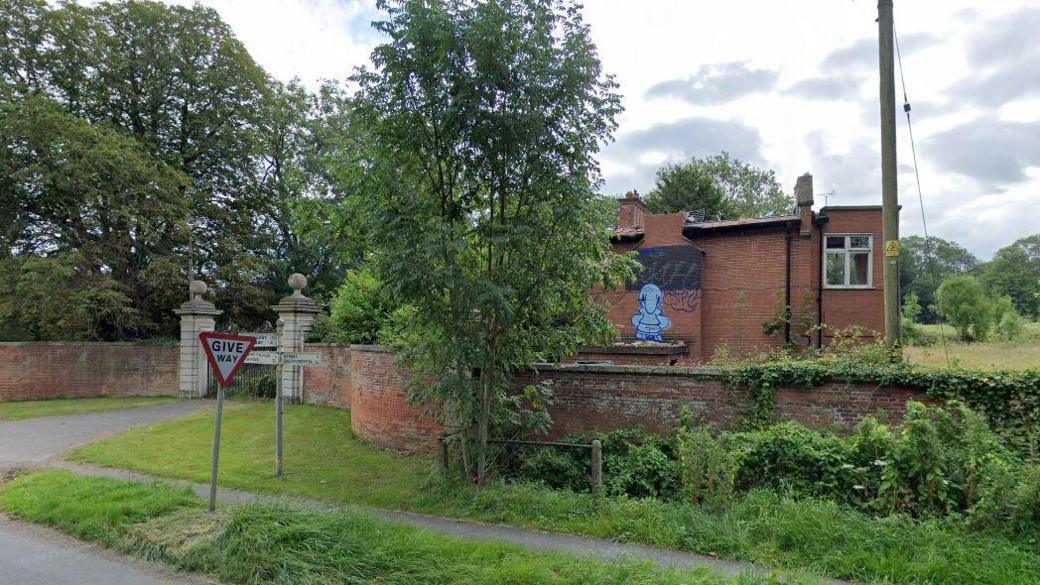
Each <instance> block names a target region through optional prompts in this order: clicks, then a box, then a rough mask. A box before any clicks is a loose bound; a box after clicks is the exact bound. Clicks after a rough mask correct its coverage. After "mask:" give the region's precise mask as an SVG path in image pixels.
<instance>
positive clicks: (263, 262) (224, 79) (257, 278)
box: [0, 0, 357, 334]
mask: <svg viewBox="0 0 1040 585" xmlns="http://www.w3.org/2000/svg"><path fill="white" fill-rule="evenodd" d="M26 96H47V97H49V98H50V99H51V100H53V101H54V102H55V103H57V104H60V105H61V106H62V107H63V108H64V109H65V111H66V112H67V113H69V114H71V115H72V116H75V117H76V118H78V119H80V120H83V121H85V122H86V123H88V124H90V125H92V127H95V128H107V129H110V130H112V131H114V132H116V133H118V134H121V135H123V136H127V137H130V138H132V139H133V141H134V142H133V144H134V145H136V148H138V149H139V150H140V151H141V156H144V157H147V158H150V159H152V160H155V161H158V162H160V163H162V164H164V165H166V166H167V167H169V168H171V169H174V170H176V171H178V172H180V173H181V174H182V175H183V176H184V177H186V178H187V180H186V181H183V182H182V183H180V184H179V185H178V186H177V187H176V189H175V193H176V194H177V195H178V196H179V198H180V199H181V200H182V202H183V204H184V209H183V226H181V227H182V228H183V229H182V230H181V232H183V233H187V234H189V235H190V238H188V237H180V238H172V237H171V238H169V239H166V240H165V241H164V242H163V244H164V246H165V248H164V249H165V252H166V253H167V254H168V255H169V259H170V261H171V263H173V264H176V265H177V266H180V267H181V271H182V274H181V277H180V278H179V279H177V280H176V281H173V282H171V284H170V286H172V287H174V288H176V289H177V290H176V294H172V291H164V295H165V296H176V297H178V298H180V297H185V296H186V290H185V286H184V283H185V282H186V274H184V270H185V268H186V266H187V264H188V258H187V256H188V250H189V241H190V243H191V246H190V248H191V249H192V250H193V255H194V264H195V269H196V274H197V275H201V276H202V277H203V278H205V279H207V280H209V281H210V283H211V285H212V288H213V289H214V290H215V291H216V294H217V297H218V298H217V302H218V303H219V304H220V305H221V307H222V308H223V309H225V311H226V312H225V318H226V319H229V320H232V321H235V322H237V323H238V324H239V325H242V326H247V327H248V326H250V325H252V324H255V323H256V322H258V321H261V320H264V319H267V318H270V317H271V313H270V311H269V305H270V304H271V302H272V301H274V300H275V299H276V298H277V297H278V296H279V295H280V294H282V293H284V292H285V276H286V275H287V274H289V273H291V272H296V271H299V272H304V273H307V274H308V276H310V277H311V280H312V281H313V282H314V283H315V284H316V285H317V288H318V289H319V291H320V290H332V289H334V288H335V287H336V286H338V284H339V281H340V279H341V278H342V274H343V271H344V266H345V265H346V264H348V262H346V261H345V260H344V258H343V256H344V255H345V254H347V253H346V252H343V249H344V248H347V247H345V246H342V245H340V242H343V241H347V239H346V238H342V237H339V236H340V235H341V234H336V233H334V229H335V227H336V225H337V222H336V221H329V219H330V217H329V216H330V214H331V215H333V216H334V217H333V219H336V218H337V217H338V216H342V214H337V213H335V212H336V209H337V208H338V203H337V202H336V201H330V200H331V199H332V197H330V195H329V193H327V192H323V191H322V190H321V189H320V188H318V186H317V185H316V182H315V180H314V179H313V177H315V176H316V175H315V174H314V173H313V172H312V167H314V166H315V165H318V164H320V163H319V162H317V161H320V160H321V159H322V158H323V157H325V155H324V154H323V153H322V152H323V151H321V149H322V148H324V145H325V144H329V143H330V142H331V141H329V140H327V139H325V140H324V141H322V140H318V139H317V137H318V136H321V137H326V138H327V136H328V135H329V134H331V133H332V132H334V131H339V130H342V129H343V128H342V124H340V125H339V127H336V128H333V127H332V126H328V125H326V123H325V121H324V120H323V118H322V116H323V115H324V114H325V113H326V112H327V111H329V110H330V107H331V106H328V105H327V104H328V102H330V101H331V100H330V99H325V100H324V102H325V103H321V102H322V99H321V98H319V97H317V96H312V95H309V94H308V93H307V92H306V91H304V90H303V89H302V88H300V87H299V86H298V84H295V83H290V84H281V83H278V82H276V81H274V80H272V79H271V78H270V77H269V76H268V75H267V74H266V73H265V72H264V71H263V70H262V69H261V68H260V67H259V66H258V65H257V64H256V63H255V62H254V61H253V59H252V58H251V57H250V55H249V54H248V52H247V51H246V50H245V48H244V47H243V46H242V44H241V43H240V42H239V41H238V40H237V39H236V38H235V37H234V34H233V33H232V31H231V29H230V28H229V27H228V26H227V25H226V24H225V23H224V22H223V21H221V19H220V18H219V16H218V14H217V13H216V11H214V10H212V9H209V8H204V7H202V6H200V5H198V4H196V5H194V6H192V7H180V6H167V5H164V4H160V3H157V2H147V1H135V0H128V1H121V2H102V3H98V4H96V5H92V6H82V5H78V4H75V3H61V4H48V3H46V2H45V1H44V0H0V100H2V101H4V102H11V101H15V100H19V99H24V98H25V97H26ZM340 102H343V100H340ZM348 105H349V104H348ZM330 123H331V124H333V125H335V124H338V122H337V121H331V122H330ZM344 142H346V141H345V140H344V139H339V143H340V144H342V143H344ZM72 171H73V169H71V168H70V169H69V171H68V172H70V173H71V172H72ZM355 194H356V191H354V190H351V191H350V192H349V193H347V194H346V195H344V194H342V193H337V194H336V195H337V196H339V197H341V198H342V197H354V196H355ZM42 196H43V197H44V198H46V197H47V194H46V193H44V194H42ZM5 207H6V206H5ZM140 211H141V212H145V211H147V208H146V207H142V208H141V209H140ZM7 212H8V210H7V209H5V211H4V212H0V213H7ZM340 223H341V224H343V223H347V222H346V221H342V222H340ZM33 227H34V226H32V225H31V224H11V223H9V222H5V229H6V230H7V231H8V232H9V231H11V230H14V229H19V228H20V229H22V230H23V236H25V235H27V236H28V237H31V235H32V234H33V233H34V229H33ZM181 232H179V233H181ZM349 241H357V240H356V239H350V240H349ZM350 249H352V248H350ZM105 262H113V263H118V259H107V258H106V259H105ZM167 292H170V293H171V294H166V293H167ZM172 306H173V305H171V306H169V307H167V308H166V309H167V310H166V312H165V313H164V314H163V315H162V316H159V315H154V316H155V317H156V318H158V319H159V320H160V321H159V323H158V324H157V326H156V327H149V328H145V329H142V331H153V332H154V333H163V332H164V333H167V334H169V333H172V332H173V331H175V325H176V324H175V321H174V317H173V315H172V313H170V312H169V309H170V308H172Z"/></svg>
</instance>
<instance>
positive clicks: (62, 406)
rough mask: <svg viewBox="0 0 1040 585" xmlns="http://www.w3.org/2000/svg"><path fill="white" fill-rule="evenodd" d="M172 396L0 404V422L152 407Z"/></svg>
mask: <svg viewBox="0 0 1040 585" xmlns="http://www.w3.org/2000/svg"><path fill="white" fill-rule="evenodd" d="M174 400H176V398H174V397H172V396H120V397H113V398H55V399H53V400H27V401H24V402H0V420H21V419H25V418H36V417H39V416H60V415H65V414H90V413H93V412H105V411H108V410H122V409H125V408H136V407H138V406H152V405H155V404H164V403H167V402H172V401H174Z"/></svg>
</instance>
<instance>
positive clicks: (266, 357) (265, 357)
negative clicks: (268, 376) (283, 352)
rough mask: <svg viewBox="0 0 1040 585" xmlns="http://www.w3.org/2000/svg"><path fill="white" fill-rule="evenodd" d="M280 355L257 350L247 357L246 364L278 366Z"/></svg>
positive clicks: (274, 352)
mask: <svg viewBox="0 0 1040 585" xmlns="http://www.w3.org/2000/svg"><path fill="white" fill-rule="evenodd" d="M257 345H259V344H257ZM278 355H279V354H278V352H277V351H270V350H263V349H255V350H253V351H251V352H249V355H247V356H246V363H247V364H263V365H265V366H277V365H278V364H279V363H280V362H279V361H278Z"/></svg>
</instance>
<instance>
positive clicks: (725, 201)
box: [646, 151, 795, 220]
mask: <svg viewBox="0 0 1040 585" xmlns="http://www.w3.org/2000/svg"><path fill="white" fill-rule="evenodd" d="M646 204H647V206H648V207H649V208H650V209H651V210H652V211H654V212H656V213H671V212H675V211H694V210H704V212H705V217H706V218H707V219H709V220H711V219H735V218H741V217H764V216H767V215H783V214H788V213H792V212H793V210H794V206H795V202H794V198H793V197H792V196H791V195H790V194H788V193H786V192H784V190H783V187H781V186H780V183H779V182H778V181H777V180H776V173H774V172H773V171H772V170H768V169H762V168H759V167H757V166H755V165H753V164H750V163H747V162H744V161H742V160H739V159H736V158H733V157H732V156H730V154H729V153H728V152H725V151H723V152H722V153H720V154H717V155H714V156H709V157H706V158H702V159H700V158H693V159H691V160H690V161H688V162H684V163H677V164H675V163H673V164H668V165H665V166H664V167H662V168H661V169H660V170H658V171H657V182H656V184H655V186H654V189H653V190H652V191H651V192H650V193H648V194H647V197H646Z"/></svg>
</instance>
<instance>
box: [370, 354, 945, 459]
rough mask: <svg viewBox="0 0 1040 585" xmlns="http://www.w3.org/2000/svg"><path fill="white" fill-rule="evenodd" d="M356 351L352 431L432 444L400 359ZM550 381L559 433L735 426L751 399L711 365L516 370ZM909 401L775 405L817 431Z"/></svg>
mask: <svg viewBox="0 0 1040 585" xmlns="http://www.w3.org/2000/svg"><path fill="white" fill-rule="evenodd" d="M359 347H360V348H361V349H359ZM351 357H352V366H353V369H354V372H353V383H354V392H353V394H352V396H351V426H352V427H353V429H354V433H355V434H357V435H358V436H359V437H361V438H362V439H364V440H365V441H368V442H369V443H372V444H374V445H376V446H379V447H386V448H391V449H396V450H408V451H419V450H432V449H433V448H434V447H435V439H434V438H435V436H436V435H437V433H439V432H440V427H439V426H438V425H437V424H435V423H434V422H433V421H432V420H431V419H430V418H428V417H425V416H423V415H422V412H421V410H420V409H419V408H417V407H415V406H412V405H409V404H408V403H407V400H406V391H405V383H406V382H407V379H408V377H407V375H402V374H401V373H400V371H399V370H398V368H397V367H396V366H395V365H394V361H393V355H392V354H390V353H387V352H386V350H384V349H382V348H376V347H372V346H354V348H353V351H352V352H351ZM547 380H551V381H552V385H553V393H554V395H555V401H554V404H553V406H552V407H551V408H550V413H551V415H552V418H553V429H552V433H551V437H553V438H555V437H560V436H563V435H567V434H572V433H581V432H585V431H592V430H599V431H610V430H613V429H617V428H621V427H626V426H632V425H641V426H642V427H644V428H646V429H648V430H650V431H653V432H658V433H670V432H671V431H672V430H673V429H674V428H675V424H676V420H677V418H678V415H679V413H680V411H681V410H682V408H683V407H684V406H688V407H689V408H690V409H691V411H692V412H693V413H694V415H695V416H697V417H698V418H699V419H701V420H703V421H705V422H706V423H708V424H711V425H713V426H717V427H722V428H732V427H734V426H736V425H737V424H739V423H740V422H741V421H742V420H743V419H744V418H745V417H746V416H747V414H748V413H749V412H750V410H751V408H752V406H753V403H752V400H751V398H750V394H749V391H748V389H747V388H732V387H730V386H728V385H727V384H726V383H724V382H723V381H722V380H721V379H720V376H719V371H718V370H717V369H714V368H696V367H674V366H633V365H629V366H621V365H565V366H544V367H541V368H539V369H538V371H537V372H532V373H525V374H522V375H518V376H517V377H516V381H517V384H518V385H519V384H528V383H533V382H543V381H547ZM907 400H921V401H927V397H926V395H925V394H924V393H923V392H920V391H914V390H908V389H906V388H898V387H878V386H876V385H870V384H863V385H851V386H849V385H846V384H843V383H830V384H824V385H822V386H820V387H817V388H812V389H803V388H778V389H777V390H776V393H775V405H774V412H775V413H776V416H777V417H778V418H780V419H792V420H797V421H799V422H802V423H804V424H806V425H809V426H813V427H817V428H834V427H844V428H851V427H853V426H855V425H856V423H858V422H859V421H860V420H862V419H863V418H864V417H866V416H868V415H871V414H875V413H883V414H884V415H885V416H886V417H887V418H888V419H889V420H899V419H901V418H902V416H903V414H904V413H905V408H906V401H907Z"/></svg>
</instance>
